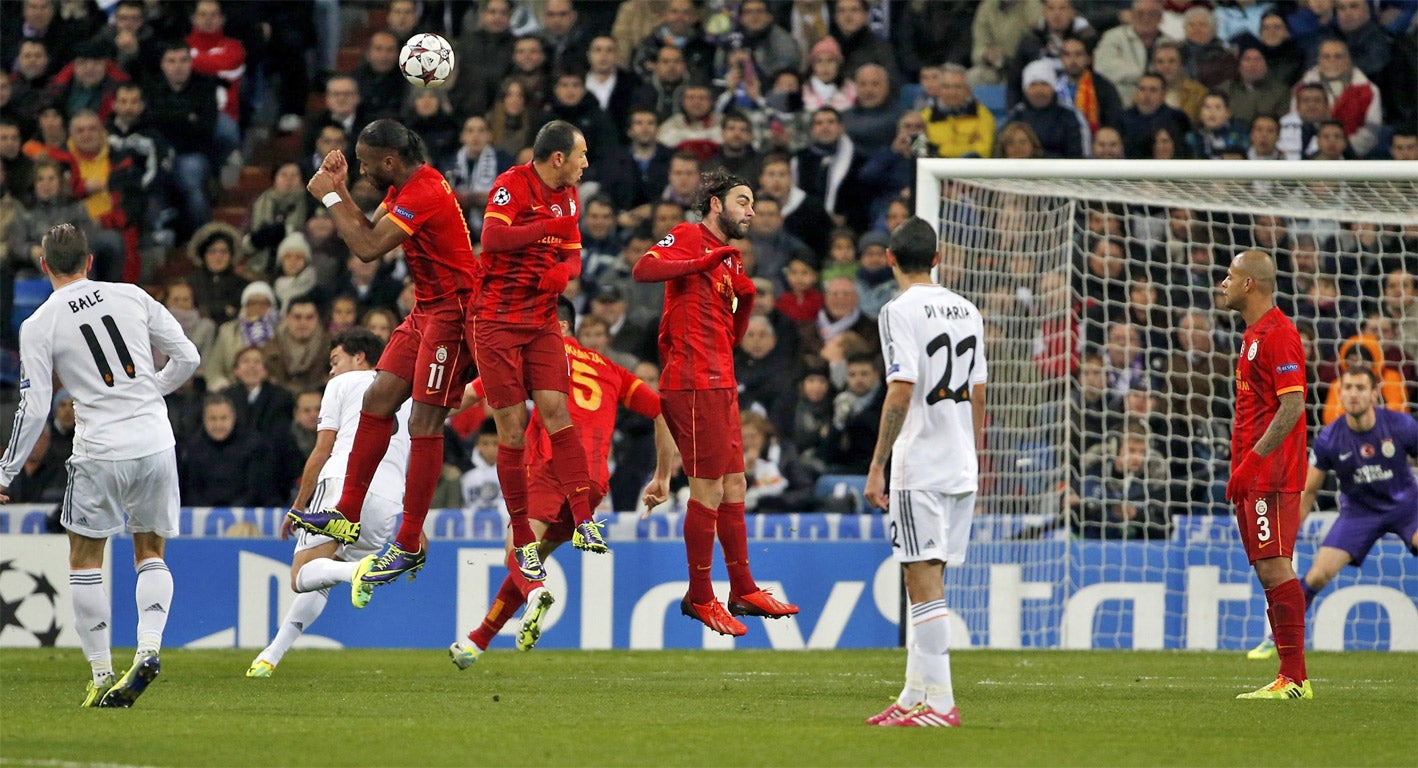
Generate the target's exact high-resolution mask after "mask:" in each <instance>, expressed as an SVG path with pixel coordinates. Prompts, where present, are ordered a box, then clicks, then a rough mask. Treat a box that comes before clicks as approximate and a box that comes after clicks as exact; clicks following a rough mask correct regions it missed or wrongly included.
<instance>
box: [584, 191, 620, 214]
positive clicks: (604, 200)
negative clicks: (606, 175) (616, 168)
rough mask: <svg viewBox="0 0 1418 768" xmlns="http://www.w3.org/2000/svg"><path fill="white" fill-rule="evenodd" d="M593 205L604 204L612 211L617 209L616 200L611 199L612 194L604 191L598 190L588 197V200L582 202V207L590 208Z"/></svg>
mask: <svg viewBox="0 0 1418 768" xmlns="http://www.w3.org/2000/svg"><path fill="white" fill-rule="evenodd" d="M593 205H604V206H605V207H607V208H609V209H611V210H612V211H614V210H615V201H614V200H612V199H611V196H610V195H608V194H606V193H604V192H597V193H596V194H594V195H591V196H590V197H588V198H586V202H584V203H582V204H581V207H582V209H586V208H590V207H591V206H593Z"/></svg>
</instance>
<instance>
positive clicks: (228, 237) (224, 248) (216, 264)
mask: <svg viewBox="0 0 1418 768" xmlns="http://www.w3.org/2000/svg"><path fill="white" fill-rule="evenodd" d="M240 237H241V236H240V233H239V232H237V231H236V228H235V227H232V226H231V225H229V224H225V223H222V222H219V221H213V222H209V223H208V224H206V225H205V226H203V227H202V228H201V229H199V230H197V232H196V233H195V234H194V235H193V236H192V239H191V240H190V241H188V243H187V255H188V256H189V257H190V258H191V259H192V262H193V263H194V264H196V265H197V271H196V273H195V274H193V275H192V276H191V277H189V278H188V284H189V285H191V286H192V294H193V296H194V297H195V299H196V305H197V309H198V310H200V311H201V312H202V314H203V315H204V316H205V317H209V318H211V320H212V322H214V323H216V324H217V325H218V326H221V325H222V324H223V323H226V322H227V321H228V320H231V319H233V318H235V317H236V315H237V312H238V311H239V309H240V307H241V305H242V304H243V301H242V295H243V293H244V291H245V289H246V283H247V281H246V279H245V278H243V277H241V276H240V275H238V274H237V271H236V254H237V253H238V251H237V247H238V245H239V243H240V242H241V239H240ZM203 359H204V360H205V358H203Z"/></svg>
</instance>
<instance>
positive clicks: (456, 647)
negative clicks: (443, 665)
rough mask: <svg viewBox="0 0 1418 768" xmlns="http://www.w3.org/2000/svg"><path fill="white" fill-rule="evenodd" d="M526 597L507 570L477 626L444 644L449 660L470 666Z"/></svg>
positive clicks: (460, 665) (461, 666)
mask: <svg viewBox="0 0 1418 768" xmlns="http://www.w3.org/2000/svg"><path fill="white" fill-rule="evenodd" d="M534 591H535V590H534ZM526 600H527V599H526V597H524V590H523V587H522V586H520V585H519V584H518V583H517V581H516V577H515V576H514V575H513V574H511V573H509V574H508V575H507V577H506V578H504V579H503V580H502V586H501V587H499V588H498V590H497V596H496V597H494V598H493V600H492V606H491V607H490V608H488V611H487V615H486V616H484V617H483V620H482V623H481V624H479V625H478V628H477V629H475V630H473V631H472V632H469V633H468V636H467V637H466V638H464V639H463V640H459V641H458V642H456V643H454V644H453V645H451V646H449V647H448V655H449V656H450V657H451V658H452V661H453V664H454V665H456V666H457V667H458V669H467V668H468V667H471V666H472V665H473V663H474V662H476V661H477V660H478V657H479V656H480V655H482V652H483V651H485V650H487V647H488V646H489V645H491V644H492V639H493V638H494V637H496V636H497V633H498V632H501V631H502V628H503V626H505V625H506V624H507V620H508V619H510V618H512V615H513V614H515V613H516V612H517V609H518V608H521V607H522V605H523V604H524V603H526Z"/></svg>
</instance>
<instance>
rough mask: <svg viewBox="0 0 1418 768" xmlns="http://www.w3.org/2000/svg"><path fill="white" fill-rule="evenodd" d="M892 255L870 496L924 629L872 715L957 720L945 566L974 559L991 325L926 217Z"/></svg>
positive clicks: (917, 631) (915, 623)
mask: <svg viewBox="0 0 1418 768" xmlns="http://www.w3.org/2000/svg"><path fill="white" fill-rule="evenodd" d="M887 255H888V258H889V260H890V262H891V265H892V268H893V270H894V271H895V273H896V283H897V285H899V286H900V287H901V293H900V294H898V295H897V297H896V298H894V299H892V300H891V301H889V302H887V304H886V306H884V307H882V310H881V314H880V315H878V317H877V324H878V325H879V326H880V328H881V347H882V354H883V356H884V357H885V358H886V382H887V383H886V387H887V389H886V400H885V402H884V403H883V404H882V410H881V430H880V432H879V433H878V434H877V441H876V450H875V451H874V452H873V454H872V460H871V467H870V470H869V471H868V473H867V485H866V497H867V501H870V502H871V503H872V504H873V505H875V506H877V507H880V508H884V509H886V510H887V512H888V516H889V519H890V527H891V550H892V554H894V555H895V557H896V559H897V560H898V561H899V562H900V563H901V571H902V577H903V579H904V580H905V582H906V598H907V600H908V601H909V602H910V605H911V624H912V627H913V629H914V639H913V641H912V643H911V646H910V647H909V648H908V649H907V650H906V685H905V687H904V688H902V689H901V693H900V695H899V696H898V697H897V698H896V701H894V702H892V704H891V706H889V707H887V708H886V709H885V710H883V711H882V712H880V713H878V714H876V715H874V716H872V717H870V718H868V719H867V723H869V724H871V725H889V726H959V725H960V712H959V710H958V709H957V708H956V706H955V692H954V690H953V688H952V687H951V684H950V620H949V611H947V610H946V605H945V566H946V564H947V563H961V562H964V561H965V548H966V544H967V543H968V542H969V540H970V521H971V517H972V516H973V515H974V513H975V494H976V492H977V491H978V489H979V465H978V455H979V449H980V445H981V439H982V435H983V432H984V425H985V379H986V366H985V325H984V321H983V320H982V319H981V318H980V310H979V309H978V308H976V307H975V305H974V304H972V303H970V301H969V300H968V299H966V298H964V297H963V296H961V295H960V294H958V293H956V292H954V291H952V290H950V289H949V288H945V287H943V286H940V285H937V284H936V283H935V282H934V281H933V280H932V279H931V267H933V266H935V265H936V264H937V263H938V262H939V261H940V254H939V252H938V250H937V239H936V234H935V231H934V230H933V229H931V225H930V224H929V223H927V222H926V220H925V219H921V218H917V217H913V218H911V219H909V220H907V221H905V222H903V223H902V224H901V225H899V226H898V227H897V228H896V230H895V231H894V232H892V233H891V246H890V248H889V249H888V251H887ZM888 459H891V487H890V498H889V499H888V498H887V488H886V482H885V481H886V478H885V471H886V462H887V460H888Z"/></svg>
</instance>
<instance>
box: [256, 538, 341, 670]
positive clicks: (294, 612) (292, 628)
mask: <svg viewBox="0 0 1418 768" xmlns="http://www.w3.org/2000/svg"><path fill="white" fill-rule="evenodd" d="M311 562H312V563H313V562H316V561H311ZM328 562H332V563H333V562H335V561H333V560H331V561H328ZM310 565H311V563H306V567H305V568H302V569H301V573H300V574H297V578H299V577H300V576H301V575H304V573H305V570H306V568H309V567H310ZM329 595H330V590H329V588H325V589H319V590H315V591H313V592H301V593H300V594H298V595H296V596H295V600H293V601H291V606H290V610H289V611H286V615H285V618H284V619H282V620H281V627H280V629H278V630H276V636H275V637H274V638H272V639H271V644H270V645H268V646H266V647H265V648H263V649H261V652H260V653H258V654H256V658H255V659H253V660H252V661H251V666H250V667H248V668H247V669H246V676H247V677H253V678H257V679H265V678H268V677H270V676H271V675H273V674H275V672H276V666H277V665H278V664H280V663H281V659H283V658H285V655H286V651H289V650H290V648H291V646H292V645H294V644H295V641H296V640H297V639H298V638H299V637H300V636H301V635H302V634H304V633H305V630H307V629H309V628H310V625H311V624H314V623H315V620H316V619H318V618H320V614H321V613H322V612H324V610H325V603H326V601H327V600H328V599H329Z"/></svg>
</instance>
